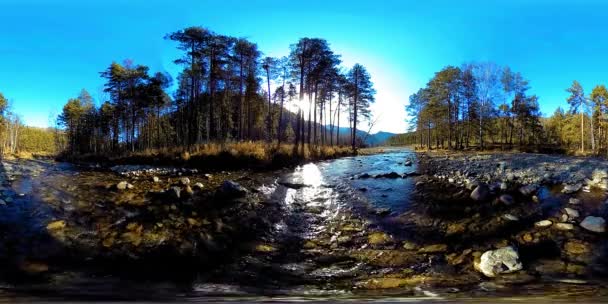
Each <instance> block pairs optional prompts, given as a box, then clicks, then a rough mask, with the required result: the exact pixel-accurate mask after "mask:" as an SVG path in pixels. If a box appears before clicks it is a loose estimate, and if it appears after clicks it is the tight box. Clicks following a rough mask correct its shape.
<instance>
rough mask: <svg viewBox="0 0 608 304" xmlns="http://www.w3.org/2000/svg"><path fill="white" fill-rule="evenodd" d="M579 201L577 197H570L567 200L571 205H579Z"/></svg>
mask: <svg viewBox="0 0 608 304" xmlns="http://www.w3.org/2000/svg"><path fill="white" fill-rule="evenodd" d="M580 203H581V200H580V199H578V198H575V197H571V198H570V199H569V200H568V204H571V205H579V204H580Z"/></svg>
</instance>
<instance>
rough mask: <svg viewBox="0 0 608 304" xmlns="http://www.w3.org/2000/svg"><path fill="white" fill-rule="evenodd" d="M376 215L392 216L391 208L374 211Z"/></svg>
mask: <svg viewBox="0 0 608 304" xmlns="http://www.w3.org/2000/svg"><path fill="white" fill-rule="evenodd" d="M374 214H375V215H378V216H387V215H389V214H391V209H390V208H378V209H375V210H374Z"/></svg>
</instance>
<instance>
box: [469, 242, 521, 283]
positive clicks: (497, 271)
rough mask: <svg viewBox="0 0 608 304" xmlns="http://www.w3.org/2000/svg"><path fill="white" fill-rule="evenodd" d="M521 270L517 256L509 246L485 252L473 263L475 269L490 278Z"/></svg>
mask: <svg viewBox="0 0 608 304" xmlns="http://www.w3.org/2000/svg"><path fill="white" fill-rule="evenodd" d="M522 268H523V265H522V264H521V262H520V261H519V254H518V253H517V251H516V250H515V249H514V248H513V247H511V246H507V247H503V248H500V249H496V250H490V251H486V252H484V253H483V254H482V255H481V258H480V259H479V262H477V261H476V263H475V269H477V270H478V271H479V272H481V273H483V274H484V275H485V276H487V277H490V278H493V277H496V276H498V275H501V274H505V273H512V272H515V271H519V270H521V269H522Z"/></svg>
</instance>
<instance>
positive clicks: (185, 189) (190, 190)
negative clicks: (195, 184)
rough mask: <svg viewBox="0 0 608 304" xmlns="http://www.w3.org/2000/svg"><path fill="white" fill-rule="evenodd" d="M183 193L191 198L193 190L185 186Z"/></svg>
mask: <svg viewBox="0 0 608 304" xmlns="http://www.w3.org/2000/svg"><path fill="white" fill-rule="evenodd" d="M184 193H185V194H186V195H187V196H188V197H191V196H192V195H194V190H192V187H190V185H188V186H186V187H185V188H184Z"/></svg>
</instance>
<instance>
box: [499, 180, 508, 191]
mask: <svg viewBox="0 0 608 304" xmlns="http://www.w3.org/2000/svg"><path fill="white" fill-rule="evenodd" d="M507 189H509V185H508V184H507V183H505V182H502V183H500V190H502V191H505V190H507Z"/></svg>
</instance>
